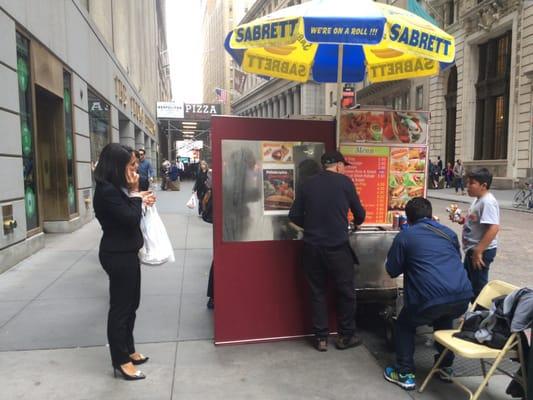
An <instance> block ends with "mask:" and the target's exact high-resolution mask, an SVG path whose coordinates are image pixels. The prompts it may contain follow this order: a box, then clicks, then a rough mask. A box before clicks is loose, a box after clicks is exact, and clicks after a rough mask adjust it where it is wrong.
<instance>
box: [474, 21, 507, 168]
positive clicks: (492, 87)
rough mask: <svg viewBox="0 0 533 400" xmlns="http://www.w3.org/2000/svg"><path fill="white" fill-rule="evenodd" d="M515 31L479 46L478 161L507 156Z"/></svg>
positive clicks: (475, 152) (477, 85) (475, 153)
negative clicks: (512, 41)
mask: <svg viewBox="0 0 533 400" xmlns="http://www.w3.org/2000/svg"><path fill="white" fill-rule="evenodd" d="M510 81H511V31H509V32H507V33H505V34H504V35H502V36H500V37H497V38H495V39H491V40H489V41H488V42H486V43H483V44H482V45H480V46H479V75H478V81H477V83H476V95H477V98H476V133H475V135H476V136H475V149H474V158H475V159H476V160H500V159H507V139H508V122H509V86H510Z"/></svg>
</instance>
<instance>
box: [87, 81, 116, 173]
mask: <svg viewBox="0 0 533 400" xmlns="http://www.w3.org/2000/svg"><path fill="white" fill-rule="evenodd" d="M109 110H110V107H109V104H108V103H106V102H105V101H104V100H103V99H102V98H100V97H99V96H97V95H96V94H95V93H93V92H91V91H90V90H89V130H90V131H91V165H92V167H93V169H94V167H95V166H96V163H97V162H98V158H99V157H100V153H101V152H102V149H103V148H104V147H105V145H106V144H108V143H109V134H110V133H109V130H110V129H111V115H110V112H109Z"/></svg>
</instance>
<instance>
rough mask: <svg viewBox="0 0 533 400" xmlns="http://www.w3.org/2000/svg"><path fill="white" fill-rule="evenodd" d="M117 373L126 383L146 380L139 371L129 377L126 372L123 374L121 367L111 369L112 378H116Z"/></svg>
mask: <svg viewBox="0 0 533 400" xmlns="http://www.w3.org/2000/svg"><path fill="white" fill-rule="evenodd" d="M117 371H118V372H119V373H120V375H122V378H124V379H125V380H127V381H137V380H139V379H144V378H146V375H144V374H143V373H142V372H141V371H139V370H137V372H135V374H134V375H130V374H128V373H126V372H124V370H123V369H122V367H121V366H119V367H118V368H117V367H113V376H114V377H115V378H116V377H117Z"/></svg>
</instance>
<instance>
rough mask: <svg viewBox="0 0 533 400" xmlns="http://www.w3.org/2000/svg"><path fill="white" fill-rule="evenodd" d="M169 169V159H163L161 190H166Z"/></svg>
mask: <svg viewBox="0 0 533 400" xmlns="http://www.w3.org/2000/svg"><path fill="white" fill-rule="evenodd" d="M169 171H170V161H168V160H163V162H162V163H161V190H167V182H168V173H169Z"/></svg>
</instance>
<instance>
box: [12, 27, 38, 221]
mask: <svg viewBox="0 0 533 400" xmlns="http://www.w3.org/2000/svg"><path fill="white" fill-rule="evenodd" d="M17 75H18V85H19V108H20V133H21V139H22V163H23V166H24V168H23V173H24V203H25V208H26V229H27V230H28V231H30V230H32V229H35V228H37V227H39V209H38V207H37V201H38V198H37V175H36V172H35V141H34V135H33V108H32V107H33V106H32V90H31V68H30V42H29V40H28V39H26V38H25V37H24V36H22V35H21V34H20V33H18V32H17Z"/></svg>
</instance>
